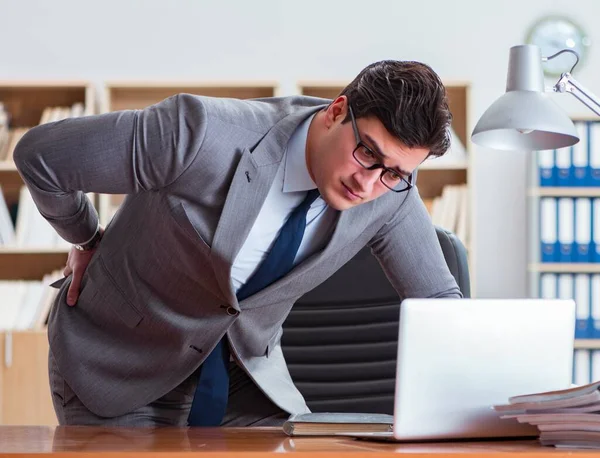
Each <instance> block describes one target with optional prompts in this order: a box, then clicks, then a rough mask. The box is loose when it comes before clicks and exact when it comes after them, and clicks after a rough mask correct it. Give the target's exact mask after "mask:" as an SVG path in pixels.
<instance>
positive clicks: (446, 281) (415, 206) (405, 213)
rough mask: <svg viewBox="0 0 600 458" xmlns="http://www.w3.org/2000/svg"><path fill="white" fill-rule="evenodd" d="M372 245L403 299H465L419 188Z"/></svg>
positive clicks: (406, 200) (410, 195)
mask: <svg viewBox="0 0 600 458" xmlns="http://www.w3.org/2000/svg"><path fill="white" fill-rule="evenodd" d="M369 245H370V246H371V249H372V251H373V254H374V255H375V257H376V258H377V260H378V261H379V263H380V264H381V266H382V268H383V270H384V272H385V274H386V275H387V277H388V279H389V280H390V282H391V284H392V286H393V287H394V289H395V290H396V291H397V292H398V294H399V295H400V297H401V298H408V297H423V298H431V297H462V293H461V292H460V289H459V288H458V285H457V284H456V280H455V279H454V277H453V276H452V274H451V273H450V270H449V269H448V266H447V264H446V260H445V259H444V255H443V253H442V249H441V247H440V244H439V242H438V239H437V235H436V233H435V228H434V226H433V224H432V223H431V219H430V217H429V214H428V213H427V209H426V208H425V205H424V204H423V202H422V200H421V198H420V197H419V194H418V190H417V188H413V189H411V190H410V191H409V193H408V195H407V197H406V199H405V201H404V202H403V203H402V204H401V206H400V209H399V210H398V211H397V212H396V214H395V215H394V217H393V218H392V219H391V220H390V221H388V222H387V223H386V224H385V225H384V226H383V227H382V229H381V230H380V231H379V232H378V233H377V234H376V236H375V237H374V238H373V239H372V240H371V241H370V242H369Z"/></svg>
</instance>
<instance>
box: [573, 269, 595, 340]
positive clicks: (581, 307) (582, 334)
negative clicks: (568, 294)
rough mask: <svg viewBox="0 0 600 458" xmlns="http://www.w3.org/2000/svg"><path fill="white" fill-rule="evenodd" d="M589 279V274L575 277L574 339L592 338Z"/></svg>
mask: <svg viewBox="0 0 600 458" xmlns="http://www.w3.org/2000/svg"><path fill="white" fill-rule="evenodd" d="M590 280H591V278H590V275H589V274H577V275H575V304H576V313H575V318H576V320H575V338H576V339H589V338H591V337H592V336H593V333H594V332H593V328H592V320H591V319H590V314H591V296H592V290H591V281H590Z"/></svg>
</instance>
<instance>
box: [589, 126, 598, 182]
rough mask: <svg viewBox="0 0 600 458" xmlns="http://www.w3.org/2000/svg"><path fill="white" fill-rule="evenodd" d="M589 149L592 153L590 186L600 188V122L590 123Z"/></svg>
mask: <svg viewBox="0 0 600 458" xmlns="http://www.w3.org/2000/svg"><path fill="white" fill-rule="evenodd" d="M588 149H589V151H590V174H589V178H588V186H600V122H592V123H589V126H588Z"/></svg>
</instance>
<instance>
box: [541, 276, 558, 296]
mask: <svg viewBox="0 0 600 458" xmlns="http://www.w3.org/2000/svg"><path fill="white" fill-rule="evenodd" d="M557 287H558V285H557V277H556V274H549V273H545V274H542V275H540V297H541V298H542V299H556V298H557V296H558V295H557Z"/></svg>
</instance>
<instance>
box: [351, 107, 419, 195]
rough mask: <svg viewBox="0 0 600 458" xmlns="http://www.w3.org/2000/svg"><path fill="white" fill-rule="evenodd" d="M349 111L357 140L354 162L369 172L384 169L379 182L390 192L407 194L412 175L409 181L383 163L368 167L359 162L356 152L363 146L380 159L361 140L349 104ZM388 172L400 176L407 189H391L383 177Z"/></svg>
mask: <svg viewBox="0 0 600 458" xmlns="http://www.w3.org/2000/svg"><path fill="white" fill-rule="evenodd" d="M348 111H349V112H350V119H351V121H352V129H353V130H354V138H355V139H356V146H355V147H354V150H353V151H352V157H354V160H355V161H356V162H358V163H359V164H360V165H361V167H363V168H365V169H367V170H376V169H383V170H382V171H381V175H379V181H381V184H383V185H384V186H385V187H386V188H388V189H389V190H390V191H393V192H406V191H408V190H409V189H410V188H412V186H413V185H412V173H411V174H410V175H409V176H408V180H407V179H406V178H404V177H403V176H402V175H400V174H399V173H398V172H396V171H395V170H393V169H390V168H388V167H386V166H385V165H383V164H382V163H375V164H373V165H371V166H368V167H367V166H366V165H365V164H363V163H362V162H360V160H358V158H357V157H356V151H357V150H358V148H360V147H361V146H362V147H363V148H364V149H366V150H367V151H368V152H369V153H371V154H372V155H373V156H375V157H378V156H379V154H377V153H376V152H375V151H373V150H372V149H371V148H369V147H368V146H367V145H365V144H364V142H363V141H362V140H361V138H360V133H359V132H358V126H357V125H356V118H355V117H354V113H353V111H352V107H351V106H350V104H348ZM386 172H389V173H393V174H394V175H398V176H399V177H400V179H401V180H402V182H404V184H405V185H406V188H404V189H400V190H396V189H394V188H390V187H389V186H388V185H387V184H385V182H384V181H383V175H385V173H386Z"/></svg>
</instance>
